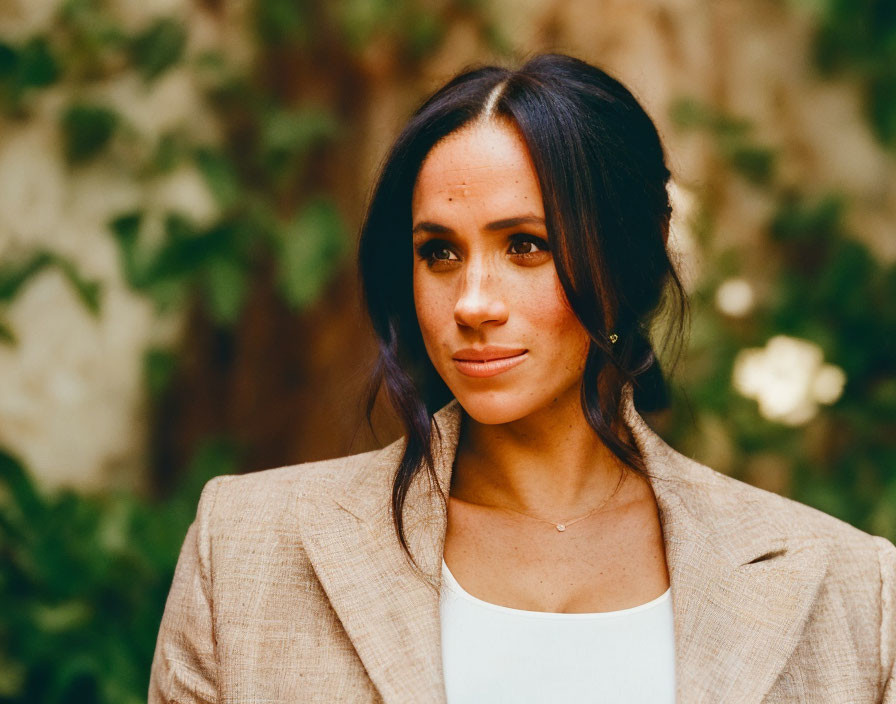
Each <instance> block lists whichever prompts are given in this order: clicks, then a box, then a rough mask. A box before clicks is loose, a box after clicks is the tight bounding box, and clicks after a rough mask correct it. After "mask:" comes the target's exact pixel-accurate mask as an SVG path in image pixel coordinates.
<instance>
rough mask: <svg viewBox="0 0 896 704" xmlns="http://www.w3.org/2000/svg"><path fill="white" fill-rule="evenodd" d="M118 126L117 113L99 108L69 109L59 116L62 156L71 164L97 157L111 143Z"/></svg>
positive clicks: (85, 106) (90, 106)
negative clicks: (63, 145)
mask: <svg viewBox="0 0 896 704" xmlns="http://www.w3.org/2000/svg"><path fill="white" fill-rule="evenodd" d="M119 123H120V118H119V116H118V114H117V113H116V112H114V111H113V110H110V109H109V108H107V107H104V106H101V105H90V104H87V103H81V104H75V105H71V106H70V107H69V108H67V109H66V111H65V112H64V113H63V115H62V133H63V138H64V140H65V155H66V158H67V159H68V161H69V163H71V164H79V163H82V162H85V161H87V160H89V159H92V158H93V157H95V156H97V155H98V154H99V153H100V152H101V151H102V150H103V149H104V148H105V146H106V145H107V144H108V143H109V140H111V139H112V135H113V134H114V133H115V129H116V128H117V127H118V125H119Z"/></svg>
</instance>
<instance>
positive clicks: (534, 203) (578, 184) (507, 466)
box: [149, 54, 896, 704]
mask: <svg viewBox="0 0 896 704" xmlns="http://www.w3.org/2000/svg"><path fill="white" fill-rule="evenodd" d="M668 179H669V171H668V169H667V168H666V165H665V161H664V155H663V149H662V146H661V144H660V140H659V138H658V136H657V133H656V130H655V128H654V126H653V124H652V122H651V121H650V119H649V118H648V116H647V115H646V114H645V112H644V111H643V109H642V108H641V107H640V106H639V105H638V103H637V101H636V100H635V99H634V98H633V97H632V96H631V94H630V93H629V92H628V91H627V90H626V89H625V88H624V87H623V86H622V85H621V84H619V83H618V82H617V81H616V80H614V79H613V78H611V77H609V76H608V75H606V74H605V73H604V72H602V71H600V70H598V69H596V68H594V67H592V66H589V65H588V64H586V63H583V62H581V61H578V60H576V59H573V58H570V57H566V56H562V55H556V54H550V55H542V56H538V57H535V58H534V59H532V60H530V61H529V62H528V63H526V64H525V65H524V66H523V67H522V68H520V69H519V70H516V71H510V70H506V69H502V68H494V67H489V68H483V69H478V70H472V71H467V72H465V73H462V74H460V75H458V76H456V77H455V78H453V79H452V80H451V81H450V82H449V83H447V84H446V85H445V86H443V87H442V88H441V89H440V90H439V91H437V92H436V93H435V94H434V95H433V96H432V97H430V98H429V99H428V100H427V101H426V102H425V103H424V104H423V105H422V106H421V107H420V108H419V109H418V111H417V112H416V113H415V114H414V116H413V117H412V119H411V120H410V122H409V124H408V125H407V126H406V127H405V129H404V130H403V132H402V133H401V135H400V136H399V137H398V139H397V141H396V143H395V145H394V146H393V148H392V150H391V152H390V154H389V156H388V158H387V160H386V162H385V164H384V166H383V169H382V173H381V176H380V178H379V181H378V184H377V186H376V188H375V191H374V195H373V198H372V201H371V205H370V208H369V212H368V216H367V219H366V221H365V224H364V227H363V230H362V236H361V245H360V265H361V267H360V270H361V277H362V283H363V287H364V292H365V298H366V303H367V306H368V310H369V312H370V315H371V319H372V321H373V326H374V329H375V332H376V334H377V336H378V339H379V342H380V349H381V354H380V360H379V366H378V368H377V372H376V375H375V378H374V384H373V387H372V388H373V393H374V394H375V393H376V391H377V389H378V388H379V387H380V386H383V387H385V390H386V392H387V396H388V398H389V399H390V401H391V402H392V404H393V406H394V407H395V409H396V411H397V412H398V414H399V416H400V417H401V419H402V421H403V423H404V425H405V428H406V434H405V436H404V437H403V438H401V439H400V440H398V441H396V442H394V443H393V444H391V445H389V446H388V447H386V448H384V449H382V450H379V451H374V452H368V453H365V454H360V455H355V456H352V457H344V458H339V459H334V460H329V461H324V462H314V463H308V464H303V465H299V466H292V467H283V468H279V469H275V470H269V471H266V472H259V473H255V474H250V475H245V476H226V477H218V478H216V479H214V480H212V481H210V482H209V483H208V485H207V486H206V487H205V489H204V491H203V494H202V497H201V499H200V502H199V507H198V511H197V517H196V520H195V522H194V523H193V524H192V526H191V527H190V529H189V532H188V534H187V537H186V540H185V542H184V547H183V550H182V553H181V556H180V560H179V562H178V567H177V571H176V573H175V577H174V582H173V584H172V588H171V593H170V596H169V599H168V603H167V606H166V609H165V614H164V617H163V620H162V625H161V629H160V632H159V638H158V643H157V647H156V653H155V659H154V662H153V668H152V674H151V682H150V697H149V698H150V702H153V703H155V702H224V701H226V702H262V701H263V702H295V701H302V702H310V701H321V702H323V701H326V702H374V701H376V702H379V701H384V702H388V703H397V702H446V701H447V702H449V703H451V704H454V703H456V702H458V703H467V702H511V701H512V702H555V701H556V702H560V701H564V702H565V701H594V700H596V701H605V702H671V701H675V700H677V701H680V702H760V701H762V702H794V701H806V702H841V703H842V702H889V703H891V704H893V703H896V675H894V670H893V668H894V658H896V548H894V546H893V545H892V544H891V543H890V542H888V541H887V540H885V539H883V538H880V537H873V536H869V535H867V534H866V533H863V532H861V531H859V530H857V529H855V528H852V527H850V526H848V525H847V524H845V523H842V522H840V521H838V520H836V519H834V518H832V517H830V516H827V515H825V514H823V513H821V512H819V511H816V510H814V509H811V508H809V507H807V506H804V505H801V504H798V503H796V502H794V501H791V500H788V499H785V498H783V497H779V496H777V495H774V494H771V493H768V492H765V491H761V490H759V489H756V488H753V487H750V486H748V485H746V484H743V483H741V482H738V481H736V480H734V479H732V478H729V477H726V476H724V475H721V474H719V473H717V472H715V471H713V470H711V469H709V468H707V467H704V466H701V465H699V464H697V463H695V462H693V461H692V460H689V459H687V458H685V457H684V456H682V455H680V454H678V453H677V452H675V451H674V450H673V449H671V448H670V447H669V446H667V445H666V444H665V443H664V442H663V441H662V440H661V439H660V438H659V437H658V436H657V435H655V434H654V433H653V432H652V431H651V429H650V428H649V427H648V425H647V424H646V423H645V421H644V420H643V419H642V417H641V416H640V414H639V411H641V412H644V411H648V410H652V409H656V408H659V407H662V405H663V402H664V386H663V380H662V376H661V375H660V373H659V369H658V366H657V363H656V361H655V358H654V355H653V352H652V349H651V347H650V344H649V343H648V341H647V336H646V334H645V331H646V330H647V328H648V326H649V325H650V324H651V322H652V321H653V319H654V318H655V317H656V315H657V313H658V311H659V309H660V303H661V301H662V300H663V297H664V292H666V293H667V294H669V295H668V296H667V300H671V301H679V305H678V306H677V307H675V308H676V310H678V311H679V312H680V311H681V309H682V308H681V303H680V302H681V301H682V300H683V296H682V294H681V286H680V284H679V282H678V279H677V278H676V275H675V271H674V269H673V267H672V264H671V263H670V258H669V254H668V251H667V245H666V240H667V235H668V228H669V217H670V214H671V208H670V205H669V199H668V194H667V184H668Z"/></svg>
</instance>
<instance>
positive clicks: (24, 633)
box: [0, 440, 238, 704]
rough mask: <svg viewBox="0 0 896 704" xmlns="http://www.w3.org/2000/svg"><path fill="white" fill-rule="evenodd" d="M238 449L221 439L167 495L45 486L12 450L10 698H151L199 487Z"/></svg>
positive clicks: (0, 544) (5, 633) (4, 641)
mask: <svg viewBox="0 0 896 704" xmlns="http://www.w3.org/2000/svg"><path fill="white" fill-rule="evenodd" d="M237 459H238V453H237V450H236V449H235V448H234V447H233V445H232V444H231V443H229V442H225V441H221V440H218V441H209V442H208V443H206V444H205V445H204V446H203V448H202V449H201V450H200V451H199V452H198V453H197V455H196V457H195V459H194V461H193V462H192V464H191V466H190V467H189V468H188V470H189V471H187V472H186V474H185V477H186V479H185V481H184V483H183V484H182V485H181V486H179V487H178V489H177V490H176V491H175V492H174V493H173V494H172V495H171V496H170V497H169V498H167V499H165V500H161V501H152V500H146V499H140V498H138V497H137V496H135V495H134V494H132V493H130V492H124V491H117V492H112V493H102V494H86V493H82V492H76V491H71V490H63V491H59V492H56V493H54V494H52V495H47V494H45V493H43V492H41V491H40V490H39V489H38V488H37V487H36V486H35V484H34V483H33V480H32V479H31V477H30V476H29V474H28V472H27V471H26V470H25V468H24V467H23V466H22V464H21V462H20V461H19V460H18V459H16V458H15V457H14V456H12V455H10V454H8V453H6V452H0V564H2V565H3V567H2V570H0V601H2V602H3V611H4V617H3V619H2V621H0V701H2V702H5V703H7V704H19V703H21V704H26V703H27V704H34V703H35V702H45V703H46V704H55V703H57V702H58V703H59V704H63V703H65V704H69V703H71V702H85V703H88V702H89V703H91V704H94V703H95V704H128V703H129V702H133V703H134V704H136V703H137V702H141V701H146V691H147V687H148V683H149V668H150V664H151V662H152V656H153V650H154V647H155V639H156V635H157V633H158V627H159V622H160V619H161V614H162V609H163V607H164V604H165V599H166V596H167V593H168V589H169V587H170V585H171V579H172V577H173V575H174V566H175V563H176V560H177V555H178V552H179V548H180V545H181V543H182V541H183V538H184V535H185V533H186V530H187V527H188V526H189V524H190V522H191V521H192V520H193V516H194V514H195V510H196V503H197V501H198V498H199V492H200V490H201V488H202V486H203V485H204V483H205V482H206V481H207V480H208V479H210V478H211V477H213V476H216V475H218V474H226V473H232V472H233V471H234V470H235V468H236V466H237Z"/></svg>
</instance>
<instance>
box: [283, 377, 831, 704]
mask: <svg viewBox="0 0 896 704" xmlns="http://www.w3.org/2000/svg"><path fill="white" fill-rule="evenodd" d="M624 404H625V406H624V418H625V421H626V424H627V425H628V426H629V428H630V430H631V431H632V435H633V437H634V439H635V442H636V443H637V445H638V448H639V450H640V451H641V454H642V456H643V457H644V459H645V463H646V465H647V469H648V472H649V473H650V483H651V486H652V488H653V491H654V494H655V495H656V498H657V505H658V507H659V512H660V520H661V523H662V527H663V540H664V544H665V549H666V560H667V564H668V567H669V574H670V582H671V588H672V603H673V611H674V619H675V639H676V643H675V657H676V680H677V701H680V702H715V701H738V702H744V703H745V704H746V703H749V702H760V701H761V700H762V698H763V696H764V695H765V694H766V693H767V692H768V690H769V689H770V688H771V687H772V685H773V684H774V682H775V680H776V679H777V677H778V676H779V675H780V673H781V670H782V669H783V668H784V666H785V664H786V662H787V659H788V658H789V656H790V654H791V653H792V652H793V650H794V648H795V647H796V644H797V642H798V640H799V636H800V633H801V631H802V629H803V626H804V624H805V621H806V619H807V618H808V614H809V611H810V608H811V605H812V602H813V600H814V598H815V595H816V593H817V591H818V589H819V586H820V584H821V580H822V578H823V576H824V572H825V566H824V565H825V560H824V555H818V554H816V553H815V551H813V550H809V549H806V550H802V551H794V550H791V549H790V548H789V547H788V544H787V541H786V538H785V537H784V535H785V530H784V527H780V528H779V529H775V528H774V527H772V526H768V525H766V524H765V522H764V520H763V518H764V517H763V515H762V514H761V511H759V510H757V509H756V508H754V504H753V503H752V502H751V501H750V499H751V497H753V496H754V494H753V493H749V492H750V491H755V490H751V489H750V488H749V487H746V485H743V484H740V483H738V482H735V481H734V480H732V479H730V478H727V477H724V476H723V475H720V474H718V473H716V472H713V471H712V470H710V469H708V468H706V467H703V466H701V465H699V464H697V463H696V462H693V461H692V460H690V459H688V458H686V457H684V456H683V455H680V454H679V453H677V452H675V451H674V450H672V448H670V447H669V446H668V445H666V444H665V443H664V442H663V441H662V440H661V439H660V438H659V436H657V435H656V434H655V433H654V432H653V431H652V430H651V429H650V428H649V427H648V426H647V424H646V423H645V422H644V420H643V419H642V418H641V417H640V415H639V414H638V413H637V412H636V410H635V408H634V404H633V403H632V400H631V394H630V392H629V393H627V395H626V397H625V401H624ZM461 419H462V409H461V407H460V405H459V404H458V403H457V401H456V400H455V401H452V402H451V403H449V404H448V405H446V406H445V407H444V408H442V409H441V410H439V411H438V412H437V413H436V414H435V416H434V424H435V427H436V428H437V429H438V431H439V432H440V434H441V441H439V439H438V438H437V437H436V438H434V441H433V442H434V449H435V453H434V457H435V461H436V466H435V470H436V475H437V477H438V483H439V485H440V488H441V490H442V491H443V492H444V493H445V495H447V491H448V487H449V486H450V480H451V470H452V465H453V463H454V454H455V451H456V447H457V441H458V436H459V432H460V425H461ZM403 450H404V439H401V440H398V441H396V442H394V443H393V444H392V445H389V446H388V447H386V448H384V449H383V450H381V451H380V452H379V453H375V454H373V455H372V457H373V460H372V462H371V463H370V464H367V465H366V466H361V467H358V468H355V469H354V470H352V471H351V472H349V473H348V474H347V475H345V476H344V477H341V478H340V479H339V481H337V482H335V483H333V484H332V485H331V486H329V488H327V489H322V490H319V491H317V492H316V493H315V494H314V496H315V499H314V500H307V501H303V502H302V504H301V505H302V508H301V512H300V513H301V515H300V516H299V517H298V520H299V527H300V531H301V533H302V537H303V542H304V547H305V551H306V553H307V555H308V558H309V559H310V560H311V562H312V565H313V566H314V569H315V573H316V574H317V576H318V579H319V580H320V582H321V585H322V586H323V588H324V590H325V592H326V594H327V597H328V599H329V600H330V603H331V605H332V607H333V609H334V610H335V612H336V614H337V616H338V617H339V619H340V621H341V622H342V624H343V626H344V628H345V630H346V633H347V634H348V636H349V638H350V639H351V641H352V643H353V645H354V647H355V649H356V651H357V652H358V655H359V657H360V658H361V660H362V662H363V663H364V666H365V668H366V669H367V672H368V675H369V676H370V678H371V680H372V681H373V683H374V685H375V686H376V688H377V689H378V691H379V692H380V694H381V696H382V698H383V700H384V702H386V704H398V703H399V702H421V701H425V702H434V703H435V704H444V703H445V689H444V678H443V673H442V660H441V626H440V620H439V585H440V580H441V561H442V552H443V547H444V541H445V532H446V527H447V519H446V513H445V507H444V504H443V502H442V500H441V498H440V495H439V492H438V491H437V490H436V487H434V486H431V485H430V483H429V481H428V475H427V473H425V472H421V473H419V474H418V475H417V477H416V478H415V481H414V483H413V484H412V485H411V488H410V490H409V492H408V496H407V500H406V503H405V521H406V526H405V531H406V535H407V536H408V541H409V547H410V549H411V552H412V554H413V555H414V556H415V558H416V560H417V562H418V564H419V565H420V567H421V568H422V572H421V573H418V572H415V571H414V569H412V567H411V565H410V563H409V562H408V560H407V559H406V557H405V555H404V552H403V551H402V550H401V548H400V546H399V545H398V541H397V539H396V536H395V533H394V529H393V527H392V519H391V513H390V509H389V501H390V495H391V486H392V479H393V477H394V473H395V469H396V468H397V466H398V462H399V460H400V458H401V455H402V452H403ZM745 490H747V491H745ZM755 505H756V506H758V505H759V504H755Z"/></svg>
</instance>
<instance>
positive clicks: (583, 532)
mask: <svg viewBox="0 0 896 704" xmlns="http://www.w3.org/2000/svg"><path fill="white" fill-rule="evenodd" d="M444 559H445V562H446V564H447V565H448V567H449V569H450V570H451V572H452V574H453V575H454V577H455V579H456V580H457V582H458V583H459V584H460V586H461V587H463V589H464V590H466V591H467V592H468V593H470V594H472V595H473V596H475V597H477V598H479V599H482V600H483V601H487V602H491V603H493V604H499V605H501V606H507V607H509V608H514V609H523V610H527V611H551V612H557V613H593V612H600V611H615V610H619V609H626V608H631V607H633V606H637V605H639V604H643V603H646V602H648V601H651V600H652V599H655V598H657V597H658V596H660V595H661V594H662V593H663V592H665V591H666V589H668V587H669V575H668V570H667V566H666V560H665V551H664V547H663V536H662V528H661V524H660V520H659V515H658V512H657V509H656V504H655V502H654V501H652V500H638V501H632V502H628V503H626V504H624V505H622V506H620V507H619V508H617V509H615V510H613V511H611V512H607V513H605V514H599V515H595V516H594V517H591V518H588V519H585V520H583V521H580V522H577V523H575V524H573V525H570V526H568V527H567V529H566V530H565V531H563V532H560V531H558V530H557V529H556V528H555V527H553V526H551V525H550V524H548V523H543V522H540V521H537V520H531V519H528V518H526V517H523V516H519V517H516V516H511V515H508V512H506V511H502V510H499V509H489V508H484V507H479V506H474V505H472V504H466V503H464V502H455V501H449V506H448V528H447V531H446V536H445V547H444Z"/></svg>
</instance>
